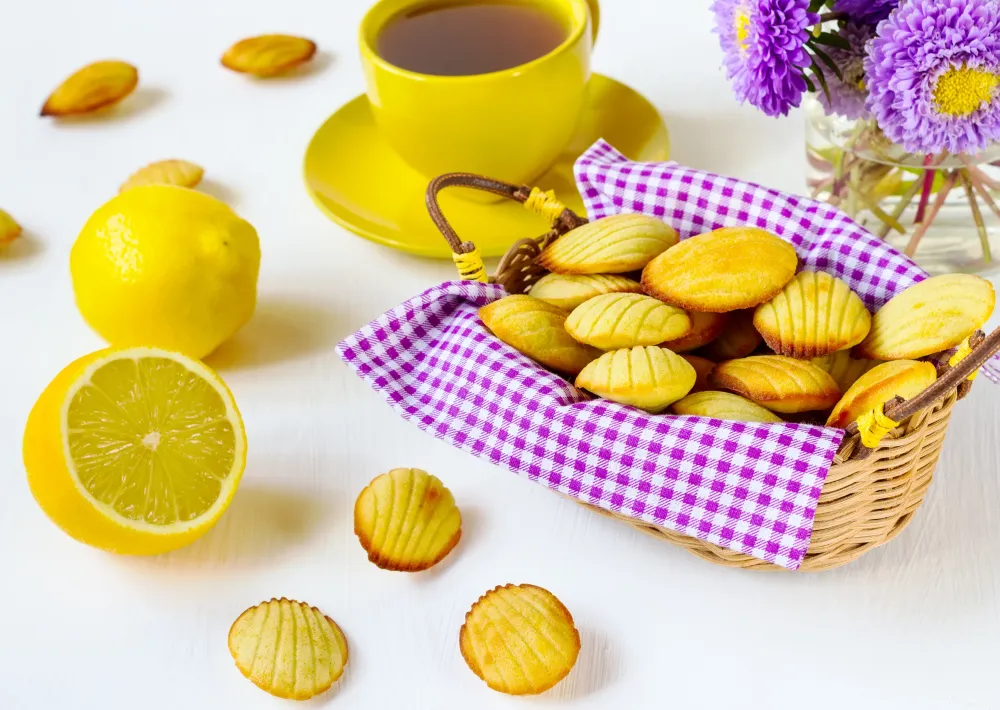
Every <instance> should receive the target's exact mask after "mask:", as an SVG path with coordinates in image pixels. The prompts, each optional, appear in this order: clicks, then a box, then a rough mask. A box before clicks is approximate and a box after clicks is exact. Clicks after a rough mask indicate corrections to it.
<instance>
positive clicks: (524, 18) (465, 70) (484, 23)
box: [376, 0, 569, 76]
mask: <svg viewBox="0 0 1000 710" xmlns="http://www.w3.org/2000/svg"><path fill="white" fill-rule="evenodd" d="M568 37H569V28H568V27H566V26H564V25H563V23H562V21H560V19H559V18H558V17H555V16H554V15H552V14H550V13H548V12H546V10H545V9H544V8H542V7H538V6H537V5H533V4H528V3H525V2H517V1H516V0H508V1H506V2H505V1H504V0H497V1H491V0H485V1H484V2H473V3H461V2H429V3H428V4H426V5H420V6H417V7H415V8H412V9H409V10H407V11H404V12H403V13H401V14H399V15H397V16H396V17H394V18H393V19H391V20H390V21H389V22H388V23H387V24H386V25H385V27H384V28H383V29H382V31H381V32H380V33H379V35H378V38H377V40H376V51H377V53H378V54H379V56H381V57H382V58H383V59H384V60H386V61H387V62H389V63H390V64H393V65H395V66H397V67H400V68H401V69H406V70H408V71H412V72H417V73H420V74H431V75H435V76H467V75H471V74H488V73H490V72H497V71H503V70H505V69H510V68H512V67H516V66H520V65H521V64H526V63H528V62H530V61H533V60H535V59H538V58H539V57H543V56H545V55H546V54H548V53H549V52H551V51H552V50H554V49H555V48H556V47H558V46H559V45H560V44H562V43H563V42H564V41H565V40H566V39H567V38H568Z"/></svg>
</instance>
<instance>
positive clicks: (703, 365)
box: [660, 345, 715, 392]
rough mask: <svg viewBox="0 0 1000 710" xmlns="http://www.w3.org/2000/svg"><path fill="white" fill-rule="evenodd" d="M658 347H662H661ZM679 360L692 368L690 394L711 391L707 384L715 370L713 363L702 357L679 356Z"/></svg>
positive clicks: (709, 385)
mask: <svg viewBox="0 0 1000 710" xmlns="http://www.w3.org/2000/svg"><path fill="white" fill-rule="evenodd" d="M660 347H663V346H662V345H661V346H660ZM668 349H669V348H668ZM681 359H683V360H684V361H685V362H687V364H688V365H690V366H691V367H693V368H694V373H695V376H696V379H695V381H694V387H693V388H692V389H691V391H692V392H702V391H704V390H708V389H712V386H711V384H709V378H711V376H712V370H714V369H715V363H714V362H712V361H711V360H706V359H705V358H703V357H698V356H697V355H681Z"/></svg>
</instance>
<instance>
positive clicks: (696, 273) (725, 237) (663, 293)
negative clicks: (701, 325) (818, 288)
mask: <svg viewBox="0 0 1000 710" xmlns="http://www.w3.org/2000/svg"><path fill="white" fill-rule="evenodd" d="M798 263H799V260H798V257H797V256H796V254H795V249H793V248H792V245H791V244H789V243H788V242H785V241H782V240H781V239H779V238H778V237H776V236H775V235H773V234H771V233H770V232H766V231H764V230H763V229H756V228H754V227H727V228H725V229H718V230H716V231H714V232H709V233H708V234H700V235H698V236H696V237H691V238H690V239H685V240H684V241H682V242H681V243H680V244H678V245H677V246H675V247H674V248H673V249H669V250H667V251H666V252H664V253H663V254H660V255H659V256H658V257H656V258H655V259H653V260H652V261H651V262H649V264H648V265H647V266H646V268H645V269H643V271H642V287H643V289H645V291H646V293H648V294H649V295H650V296H655V297H656V298H659V299H660V300H661V301H664V302H666V303H669V304H671V305H673V306H677V307H678V308H683V309H684V310H686V311H700V312H704V313H728V312H729V311H738V310H742V309H745V308H753V307H755V306H757V305H759V304H761V303H765V302H766V301H770V300H771V299H772V298H774V296H775V295H777V294H778V292H780V291H781V289H783V288H784V287H785V284H787V283H788V282H789V281H791V280H792V277H793V276H795V269H796V267H797V266H798Z"/></svg>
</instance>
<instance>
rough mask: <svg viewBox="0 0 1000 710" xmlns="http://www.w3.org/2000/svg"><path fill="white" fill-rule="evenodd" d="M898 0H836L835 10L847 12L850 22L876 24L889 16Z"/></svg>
mask: <svg viewBox="0 0 1000 710" xmlns="http://www.w3.org/2000/svg"><path fill="white" fill-rule="evenodd" d="M899 3H900V0H837V2H836V3H835V4H834V6H833V9H834V11H835V12H844V13H847V15H848V17H850V18H851V21H852V22H855V23H857V24H863V25H877V24H878V23H879V22H881V21H882V20H884V19H885V18H887V17H888V16H889V13H890V12H892V11H893V10H894V9H895V8H896V6H897V5H899Z"/></svg>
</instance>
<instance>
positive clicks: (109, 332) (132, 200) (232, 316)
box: [70, 185, 260, 359]
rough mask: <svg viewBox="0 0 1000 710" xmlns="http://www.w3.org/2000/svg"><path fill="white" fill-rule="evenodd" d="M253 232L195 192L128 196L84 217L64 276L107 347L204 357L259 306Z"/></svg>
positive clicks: (162, 190) (160, 188)
mask: <svg viewBox="0 0 1000 710" xmlns="http://www.w3.org/2000/svg"><path fill="white" fill-rule="evenodd" d="M259 268H260V242H259V240H258V238H257V231H256V230H255V229H254V228H253V227H252V226H251V225H250V224H249V223H248V222H246V221H245V220H243V219H241V218H240V217H239V216H237V215H236V213H235V212H233V211H232V210H231V209H230V208H229V207H228V206H227V205H226V204H224V203H222V202H220V201H219V200H217V199H215V198H214V197H211V196H209V195H206V194H204V193H201V192H197V191H195V190H190V189H188V188H184V187H176V186H172V185H149V186H145V187H137V188H134V189H131V190H126V191H125V192H123V193H121V194H120V195H118V196H117V197H115V198H113V199H112V200H110V201H109V202H108V203H106V204H105V205H104V206H103V207H101V208H100V209H98V210H97V211H96V212H94V214H93V215H91V217H90V219H89V220H87V223H86V224H85V225H84V226H83V230H82V231H81V232H80V235H79V236H78V237H77V239H76V243H75V244H74V245H73V250H72V253H71V254H70V271H71V272H72V274H73V290H74V292H75V294H76V303H77V306H78V307H79V309H80V313H81V314H83V317H84V319H85V320H86V321H87V323H89V324H90V326H91V327H92V328H93V329H94V330H96V331H97V332H98V333H99V334H100V335H101V337H103V338H104V339H105V340H107V341H108V342H109V343H110V344H112V345H114V346H119V347H123V346H131V345H147V346H155V347H160V348H166V349H169V350H176V351H179V352H182V353H184V354H186V355H189V356H191V357H194V358H199V359H200V358H203V357H205V356H206V355H208V354H209V353H211V352H212V351H213V350H215V349H216V348H217V347H218V346H219V345H221V344H222V343H223V342H224V341H225V340H227V339H228V338H230V337H231V336H232V335H233V334H234V333H235V332H236V331H237V330H239V329H240V328H241V327H242V326H243V325H244V324H245V323H246V322H247V321H248V320H250V317H251V316H252V315H253V312H254V307H255V306H256V302H257V273H258V271H259Z"/></svg>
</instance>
